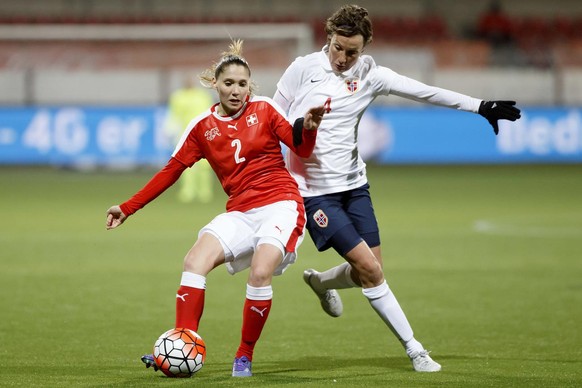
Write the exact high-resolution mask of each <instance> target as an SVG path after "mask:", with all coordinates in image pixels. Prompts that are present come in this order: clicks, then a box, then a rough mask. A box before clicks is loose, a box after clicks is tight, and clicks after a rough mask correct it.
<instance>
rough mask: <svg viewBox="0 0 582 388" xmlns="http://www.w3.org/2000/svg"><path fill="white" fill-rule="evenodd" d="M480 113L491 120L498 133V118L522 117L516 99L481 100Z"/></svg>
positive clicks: (515, 118)
mask: <svg viewBox="0 0 582 388" xmlns="http://www.w3.org/2000/svg"><path fill="white" fill-rule="evenodd" d="M479 114H480V115H481V116H483V117H485V118H486V119H487V121H489V124H491V126H492V127H493V131H494V132H495V134H496V135H497V134H498V133H499V126H498V125H497V120H510V121H515V120H517V119H519V118H520V117H521V111H520V110H519V109H518V108H516V107H515V101H481V105H480V106H479Z"/></svg>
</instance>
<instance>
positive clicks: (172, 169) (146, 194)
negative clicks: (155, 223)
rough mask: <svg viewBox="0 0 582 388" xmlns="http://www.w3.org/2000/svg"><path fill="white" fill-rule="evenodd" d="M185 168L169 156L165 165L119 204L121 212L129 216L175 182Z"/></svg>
mask: <svg viewBox="0 0 582 388" xmlns="http://www.w3.org/2000/svg"><path fill="white" fill-rule="evenodd" d="M186 168H187V166H186V165H184V164H182V163H181V162H179V161H178V160H177V159H175V158H171V159H170V160H169V161H168V163H167V164H166V166H165V167H164V168H162V169H161V170H160V171H159V172H158V173H157V174H156V175H154V176H153V177H152V179H150V181H149V182H148V183H146V185H145V186H144V187H143V188H142V189H141V190H140V191H138V192H137V193H135V194H134V195H133V196H132V197H131V198H130V199H128V200H127V201H125V202H124V203H122V204H121V205H120V206H119V207H120V208H121V211H122V212H123V214H125V215H126V216H127V217H129V216H130V215H132V214H133V213H135V212H137V211H138V210H139V209H141V208H143V207H144V206H145V205H147V204H148V203H150V202H151V201H153V200H154V199H156V198H157V197H158V196H159V195H160V194H162V193H163V192H164V191H166V189H168V188H169V187H170V186H172V185H173V184H174V183H176V181H177V180H178V178H180V175H182V172H183V171H184V170H185V169H186Z"/></svg>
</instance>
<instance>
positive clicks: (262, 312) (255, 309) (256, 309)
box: [251, 306, 267, 317]
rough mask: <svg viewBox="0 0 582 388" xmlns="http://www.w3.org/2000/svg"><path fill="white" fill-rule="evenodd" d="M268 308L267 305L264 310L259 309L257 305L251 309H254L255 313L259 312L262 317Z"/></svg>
mask: <svg viewBox="0 0 582 388" xmlns="http://www.w3.org/2000/svg"><path fill="white" fill-rule="evenodd" d="M266 309H267V307H265V308H264V309H262V310H259V309H258V308H257V307H255V306H251V311H254V312H255V313H257V314H259V315H260V316H261V317H262V316H263V314H264V313H265V310H266Z"/></svg>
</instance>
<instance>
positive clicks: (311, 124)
mask: <svg viewBox="0 0 582 388" xmlns="http://www.w3.org/2000/svg"><path fill="white" fill-rule="evenodd" d="M324 113H325V107H324V106H323V105H321V106H317V107H315V108H311V109H309V110H308V111H307V113H306V114H305V117H303V119H304V121H303V127H304V128H305V129H308V130H315V129H317V128H318V127H319V124H321V119H323V114H324Z"/></svg>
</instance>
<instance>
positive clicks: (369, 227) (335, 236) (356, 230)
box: [303, 183, 380, 256]
mask: <svg viewBox="0 0 582 388" xmlns="http://www.w3.org/2000/svg"><path fill="white" fill-rule="evenodd" d="M369 188H370V185H368V184H367V183H366V184H365V185H363V186H361V187H358V188H357V189H354V190H349V191H344V192H341V193H333V194H326V195H320V196H317V197H306V198H303V199H304V201H305V212H306V213H307V230H308V231H309V235H310V236H311V239H312V240H313V242H314V243H315V246H316V247H317V249H318V250H319V251H325V250H327V249H329V248H334V249H335V250H336V251H337V252H338V253H339V254H340V255H342V256H344V255H345V254H346V253H347V252H349V251H350V250H352V249H353V248H354V247H355V246H356V245H358V244H359V243H360V242H362V241H365V242H366V243H367V244H368V246H369V247H371V248H373V247H376V246H378V245H380V233H379V231H378V222H377V221H376V216H375V215H374V207H373V206H372V199H371V198H370V192H369V191H368V189H369Z"/></svg>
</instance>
